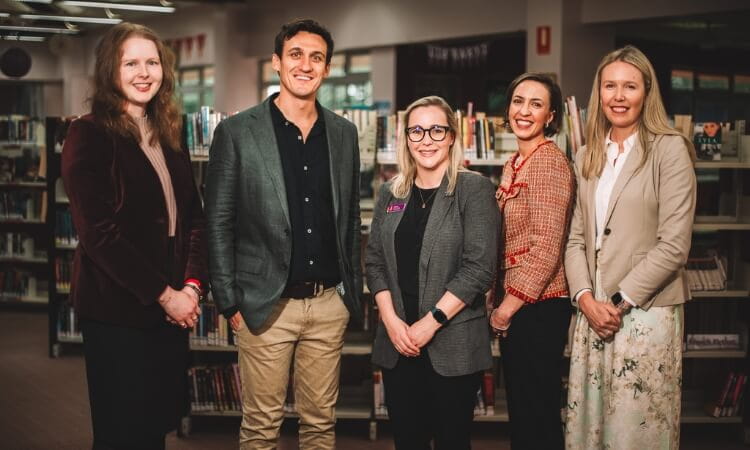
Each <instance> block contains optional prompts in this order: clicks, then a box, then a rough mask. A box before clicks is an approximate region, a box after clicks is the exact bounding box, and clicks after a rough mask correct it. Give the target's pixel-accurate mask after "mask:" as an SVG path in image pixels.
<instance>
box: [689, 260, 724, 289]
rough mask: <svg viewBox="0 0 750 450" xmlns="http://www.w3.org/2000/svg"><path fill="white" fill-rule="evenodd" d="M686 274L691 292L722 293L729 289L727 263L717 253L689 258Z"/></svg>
mask: <svg viewBox="0 0 750 450" xmlns="http://www.w3.org/2000/svg"><path fill="white" fill-rule="evenodd" d="M685 274H686V275H687V282H688V287H689V288H690V290H691V291H720V290H724V289H726V288H727V262H726V259H724V258H721V257H719V255H718V254H716V253H713V254H712V255H709V256H705V257H690V258H688V260H687V264H685Z"/></svg>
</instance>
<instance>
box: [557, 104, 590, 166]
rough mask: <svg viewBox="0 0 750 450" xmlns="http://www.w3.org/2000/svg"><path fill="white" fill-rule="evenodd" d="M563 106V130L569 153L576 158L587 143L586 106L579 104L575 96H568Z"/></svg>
mask: <svg viewBox="0 0 750 450" xmlns="http://www.w3.org/2000/svg"><path fill="white" fill-rule="evenodd" d="M563 108H564V109H565V111H564V115H563V120H562V128H563V129H562V130H561V131H562V134H564V135H565V136H566V137H567V146H568V149H570V151H569V152H568V155H569V156H570V157H571V158H573V159H575V155H576V153H578V150H580V148H581V147H583V146H584V145H585V144H586V108H582V107H579V106H578V103H577V102H576V98H575V96H570V97H566V98H565V102H564V105H563ZM558 145H559V144H558Z"/></svg>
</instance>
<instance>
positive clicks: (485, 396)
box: [372, 369, 495, 416]
mask: <svg viewBox="0 0 750 450" xmlns="http://www.w3.org/2000/svg"><path fill="white" fill-rule="evenodd" d="M372 396H373V399H372V400H373V405H374V409H375V414H376V415H378V416H385V415H387V414H388V407H387V406H386V404H385V384H384V383H383V372H382V370H379V369H378V370H375V371H373V373H372ZM494 414H495V376H494V374H493V373H492V371H491V370H487V371H485V372H484V375H483V377H482V385H481V386H480V387H479V390H477V397H476V402H475V404H474V415H475V416H492V415H494Z"/></svg>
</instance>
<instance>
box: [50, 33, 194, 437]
mask: <svg viewBox="0 0 750 450" xmlns="http://www.w3.org/2000/svg"><path fill="white" fill-rule="evenodd" d="M173 64H174V57H173V56H172V52H171V51H170V50H169V49H168V48H167V47H166V46H164V44H163V42H162V41H161V40H160V39H159V38H158V37H157V36H156V34H154V32H153V31H151V30H150V29H148V28H146V27H144V26H141V25H135V24H131V23H121V24H119V25H116V26H114V27H112V28H111V29H110V30H108V32H107V33H106V34H105V35H104V37H103V38H102V40H101V41H100V43H99V45H98V47H97V49H96V69H95V71H96V73H95V77H94V94H93V97H92V99H91V103H92V112H91V114H88V115H85V116H83V117H81V118H80V119H78V120H75V121H73V123H72V124H71V125H70V129H69V131H68V135H67V138H66V140H65V145H64V147H63V155H62V177H63V181H64V183H65V190H66V192H67V194H68V197H69V198H70V210H71V214H72V218H73V224H74V225H75V228H76V230H77V231H78V235H79V242H80V243H79V245H78V248H77V249H76V253H75V259H74V264H73V276H72V283H71V299H72V301H73V303H74V306H75V310H76V313H77V314H78V316H79V317H80V323H81V331H82V333H83V341H84V355H85V358H86V375H87V380H88V388H89V402H90V405H91V420H92V425H93V435H94V443H93V448H94V449H149V450H151V449H163V448H164V437H165V435H166V433H167V432H168V431H170V430H173V429H175V427H176V425H177V422H178V419H179V417H180V416H181V415H182V414H184V412H185V407H186V404H185V398H186V384H185V381H186V368H187V350H188V346H187V339H188V329H189V328H190V327H192V326H193V325H194V324H195V322H196V320H197V318H198V314H200V308H199V306H198V302H199V300H200V297H201V295H202V289H203V287H204V286H205V285H206V280H207V274H206V254H205V244H204V217H203V209H202V207H201V202H200V198H199V196H198V192H197V189H196V186H195V182H194V179H193V174H192V167H191V163H190V158H189V156H188V154H187V153H186V152H185V151H183V150H182V149H181V146H180V133H181V127H182V122H181V120H180V114H179V109H178V108H177V106H176V105H175V104H174V100H173V96H174V86H175V83H174V79H175V78H174V72H173V67H172V66H173Z"/></svg>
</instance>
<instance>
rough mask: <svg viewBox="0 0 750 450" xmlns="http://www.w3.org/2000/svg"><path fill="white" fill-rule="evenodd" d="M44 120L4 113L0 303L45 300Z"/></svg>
mask: <svg viewBox="0 0 750 450" xmlns="http://www.w3.org/2000/svg"><path fill="white" fill-rule="evenodd" d="M44 129H45V127H44V122H43V120H42V119H38V118H33V117H28V116H22V115H9V116H0V198H1V199H2V201H1V202H0V304H3V305H16V306H18V305H20V306H25V305H46V304H47V303H48V301H49V300H48V292H47V286H46V280H47V271H46V267H47V261H48V259H47V258H48V253H47V251H48V249H49V236H50V232H49V222H48V220H47V218H48V215H47V199H48V196H47V191H48V182H47V173H46V171H47V160H46V154H45V148H46V143H45V132H44Z"/></svg>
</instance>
